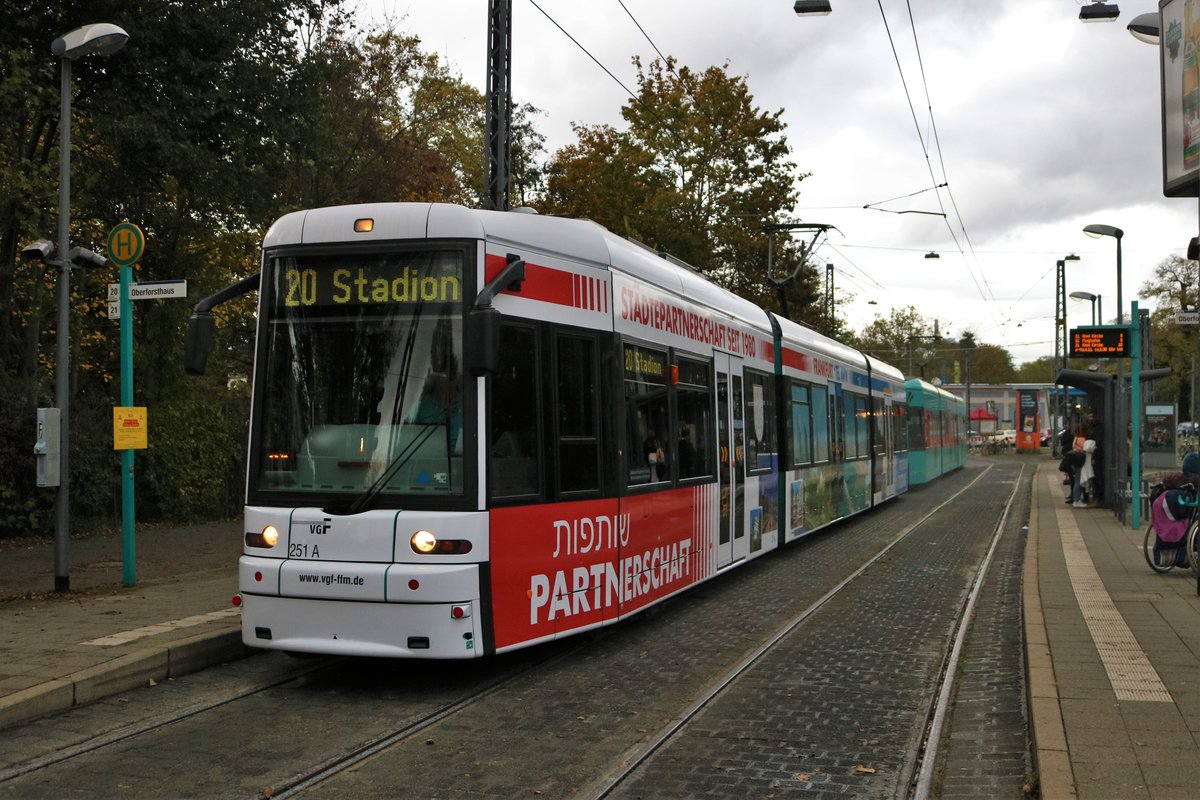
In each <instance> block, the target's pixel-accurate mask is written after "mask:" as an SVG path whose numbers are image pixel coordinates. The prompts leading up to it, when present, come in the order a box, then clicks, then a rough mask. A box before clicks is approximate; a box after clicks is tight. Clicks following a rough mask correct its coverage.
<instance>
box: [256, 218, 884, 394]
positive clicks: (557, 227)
mask: <svg viewBox="0 0 1200 800" xmlns="http://www.w3.org/2000/svg"><path fill="white" fill-rule="evenodd" d="M365 217H369V218H371V219H373V220H374V225H373V228H372V230H371V231H369V232H364V233H356V232H355V231H354V222H355V220H358V219H362V218H365ZM404 239H481V240H485V241H488V242H491V243H494V244H499V245H512V246H513V247H514V248H516V247H520V248H522V249H524V250H526V251H533V252H539V253H544V254H546V255H550V256H555V257H557V258H562V259H566V260H569V261H573V262H575V263H580V264H584V265H586V266H590V267H594V268H598V269H605V270H617V271H619V272H622V273H624V274H626V275H628V276H630V277H632V278H635V279H637V280H641V281H645V282H646V283H648V284H650V285H652V286H655V287H657V288H659V289H662V290H664V291H667V292H671V293H673V294H675V295H677V296H679V297H682V298H685V299H687V300H689V301H691V302H694V303H696V304H698V305H702V306H705V307H708V308H712V309H716V310H719V311H721V312H723V313H725V314H728V315H730V316H732V317H735V318H737V319H740V320H742V321H743V322H745V323H747V324H749V325H752V326H754V327H756V328H759V329H762V330H770V327H771V323H770V316H769V315H768V313H767V312H766V311H764V310H763V309H761V308H759V307H758V306H756V305H755V304H754V303H752V302H750V301H749V300H746V299H745V298H743V297H739V296H738V295H736V294H734V293H733V292H730V291H729V290H727V289H724V288H722V287H720V286H718V285H716V284H715V283H712V282H711V281H709V280H708V279H707V278H705V277H704V276H702V275H701V274H700V273H699V272H697V271H696V270H694V269H692V268H690V267H688V266H687V265H685V264H682V262H677V261H675V260H672V259H669V258H667V257H665V256H663V255H660V254H658V253H656V252H654V251H653V250H651V249H649V248H648V247H645V246H644V245H641V244H639V243H637V242H635V241H632V240H630V239H625V238H623V237H621V236H618V235H617V234H615V233H613V232H612V231H609V230H608V229H607V228H605V227H603V226H602V225H600V224H598V223H596V222H592V221H591V220H583V219H570V218H567V217H552V216H543V215H541V214H537V213H534V212H525V213H522V212H520V211H486V210H482V209H472V208H465V207H463V206H458V205H452V204H448V203H364V204H359V205H346V206H331V207H328V208H317V209H308V210H305V211H296V212H293V213H291V214H287V215H285V216H283V217H281V218H280V219H279V220H278V221H276V222H275V224H274V225H272V226H271V228H270V230H269V231H267V235H266V237H265V239H264V241H263V247H264V248H269V247H275V246H280V245H284V244H321V243H335V242H337V243H344V242H347V241H355V242H369V241H378V242H385V241H397V240H404ZM776 319H777V320H778V321H779V325H780V328H781V329H782V332H783V337H784V340H785V341H787V342H788V343H791V344H793V345H798V346H801V347H804V348H806V349H809V350H812V351H814V352H818V353H821V354H823V355H826V356H828V357H830V358H833V359H836V360H838V361H840V362H843V363H846V364H850V365H851V366H853V367H857V368H860V369H864V370H865V369H866V368H867V365H868V363H869V364H870V368H871V370H872V372H873V373H878V374H879V375H880V377H884V378H888V379H892V380H895V381H896V382H897V383H899V382H901V381H902V380H903V374H902V373H901V372H900V371H899V370H897V369H895V368H894V367H892V366H890V365H888V364H885V363H884V362H882V361H879V360H877V359H873V358H869V357H868V356H866V355H864V354H863V353H861V352H859V351H858V350H855V349H854V348H852V347H850V346H848V345H844V344H842V343H841V342H838V341H836V340H834V339H830V338H828V337H826V336H823V335H821V334H820V333H817V332H816V331H814V330H812V329H810V328H806V327H804V326H803V325H799V324H797V323H795V322H792V321H791V320H789V319H785V318H782V317H778V316H776Z"/></svg>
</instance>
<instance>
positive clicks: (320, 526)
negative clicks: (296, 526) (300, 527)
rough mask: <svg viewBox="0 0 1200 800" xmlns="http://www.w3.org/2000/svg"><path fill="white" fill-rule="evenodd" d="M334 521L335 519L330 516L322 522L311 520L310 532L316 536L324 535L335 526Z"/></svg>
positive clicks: (309, 524)
mask: <svg viewBox="0 0 1200 800" xmlns="http://www.w3.org/2000/svg"><path fill="white" fill-rule="evenodd" d="M332 522H333V520H332V519H330V518H329V517H326V518H325V519H324V520H323V521H321V522H310V523H308V532H309V533H311V534H312V535H314V536H324V535H325V534H327V533H329V530H330V528H332V527H333V525H332V524H331V523H332Z"/></svg>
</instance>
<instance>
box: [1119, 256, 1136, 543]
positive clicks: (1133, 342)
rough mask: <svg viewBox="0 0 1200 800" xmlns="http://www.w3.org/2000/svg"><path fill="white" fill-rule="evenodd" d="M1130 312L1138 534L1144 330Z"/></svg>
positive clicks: (1133, 490) (1132, 467) (1133, 475)
mask: <svg viewBox="0 0 1200 800" xmlns="http://www.w3.org/2000/svg"><path fill="white" fill-rule="evenodd" d="M1120 243H1121V240H1120V239H1118V240H1117V244H1118V246H1119V245H1120ZM1129 308H1130V311H1129V319H1130V325H1129V348H1130V352H1131V354H1132V356H1133V358H1132V359H1131V361H1132V364H1131V366H1130V369H1131V370H1132V374H1130V376H1129V380H1130V384H1129V386H1130V389H1129V394H1130V398H1129V406H1130V416H1131V417H1132V418H1133V433H1132V435H1131V436H1130V443H1129V444H1130V449H1131V450H1132V459H1131V461H1130V469H1129V482H1130V489H1131V494H1132V496H1133V499H1132V505H1133V509H1132V514H1133V529H1134V530H1135V531H1136V530H1137V529H1138V525H1139V524H1140V523H1141V514H1142V331H1141V328H1142V326H1141V324H1140V323H1141V318H1140V317H1139V316H1138V304H1137V300H1134V301H1133V302H1132V303H1131V304H1130V306H1129Z"/></svg>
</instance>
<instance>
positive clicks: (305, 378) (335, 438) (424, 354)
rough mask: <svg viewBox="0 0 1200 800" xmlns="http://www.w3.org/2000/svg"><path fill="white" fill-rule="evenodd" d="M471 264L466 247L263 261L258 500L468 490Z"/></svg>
mask: <svg viewBox="0 0 1200 800" xmlns="http://www.w3.org/2000/svg"><path fill="white" fill-rule="evenodd" d="M463 263H464V255H463V252H462V251H458V250H438V251H432V250H422V251H411V250H409V251H394V252H387V253H366V254H364V253H361V252H351V253H337V254H320V255H304V254H301V255H280V256H269V257H268V259H267V261H266V269H265V270H264V273H263V276H264V277H263V287H262V288H263V296H262V303H261V306H260V309H261V312H262V314H263V315H264V318H263V319H262V320H260V323H259V329H260V330H259V339H260V341H259V348H258V363H257V366H256V379H255V387H254V393H255V413H254V415H253V419H252V425H251V443H250V472H249V474H250V483H249V496H250V499H251V502H252V503H253V502H262V503H272V502H287V503H292V502H295V503H300V502H303V503H304V504H307V505H322V506H329V505H333V506H340V505H346V504H350V505H352V506H354V507H355V509H354V510H360V507H361V506H363V505H368V504H369V505H371V506H379V507H392V508H394V507H400V506H402V505H407V504H410V503H411V502H412V501H413V500H414V499H416V498H425V499H428V498H433V497H443V498H446V497H461V496H462V495H463V492H464V486H465V484H466V482H465V472H464V469H465V465H464V459H463V450H464V447H463V442H464V440H465V438H466V437H465V436H464V430H463V424H464V422H463V419H464V414H463V401H464V396H463V391H464V389H463V387H464V381H463V352H462V348H463V335H462V320H463V307H464V299H463Z"/></svg>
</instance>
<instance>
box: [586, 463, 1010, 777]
mask: <svg viewBox="0 0 1200 800" xmlns="http://www.w3.org/2000/svg"><path fill="white" fill-rule="evenodd" d="M988 472H990V468H989V469H988V470H985V471H984V472H982V473H980V474H979V475H978V476H977V477H976V478H975V480H973V481H972V482H971V483H970V484H968V485H967V486H965V487H963V488H962V489H961V490H959V491H958V492H957V493H955V494H954V495H952V496H951V497H950V498H948V499H946V500H945V501H943V502H941V503H939V504H938V505H937V506H935V507H934V508H933V509H932V510H930V511H929V512H928V513H927V514H925V515H924V516H923V517H921V518H920V519H918V520H917V521H915V522H913V523H911V524H910V525H908V526H907V527H905V528H904V529H903V530H902V531H901V532H900V533H899V534H898V535H897V536H896V537H895V538H894V539H893V540H892V541H891V542H890V543H889V544H887V546H885V547H884V548H883V549H881V550H880V551H879V552H878V553H876V554H875V555H874V556H872V557H871V558H870V559H869V560H867V561H866V562H864V563H863V564H862V565H861V566H859V567H858V568H857V569H856V570H854V572H852V573H851V574H850V575H848V576H847V577H845V578H844V579H842V580H841V581H840V582H839V583H838V584H837V585H835V586H834V587H833V588H831V589H830V590H829V591H828V592H826V593H825V594H824V595H823V596H822V597H821V598H819V599H818V600H817V601H816V602H814V603H812V604H811V605H809V606H808V607H807V608H805V609H804V610H803V611H802V612H800V613H799V614H798V615H796V616H795V617H794V618H793V619H792V620H790V621H789V622H787V623H786V624H785V625H783V626H782V627H781V628H780V629H779V630H778V631H777V632H776V633H775V634H774V635H772V636H771V637H770V638H769V639H768V640H767V641H765V642H763V644H762V645H761V646H759V647H758V648H757V649H755V650H754V652H752V653H750V654H749V655H747V656H746V657H745V658H743V659H742V660H741V661H739V662H738V663H737V664H735V665H734V666H733V667H732V668H731V669H730V670H729V671H728V672H727V673H726V674H725V675H723V676H721V678H720V679H718V680H717V681H715V682H714V683H713V684H712V685H711V686H709V687H708V688H707V689H706V690H705V692H704V693H703V694H702V695H701V696H700V697H698V698H697V699H696V700H695V701H694V702H693V703H691V704H690V705H689V706H688V707H687V708H685V709H684V710H683V712H682V713H681V714H680V715H679V716H678V717H677V718H676V719H674V720H672V721H671V722H670V723H669V724H668V725H667V726H665V727H664V728H662V729H660V730H659V731H657V732H656V733H655V734H654V735H653V736H651V737H649V738H648V739H647V740H646V741H644V742H641V743H639V744H638V745H637V746H636V747H634V748H632V749H631V750H630V751H629V752H628V753H626V754H625V756H624V757H623V758H622V759H621V761H620V762H619V764H618V767H617V769H616V771H615V772H613V773H611V774H609V775H607V776H605V778H604V780H603V781H601V782H600V783H599V784H597V785H595V786H592V787H589V788H587V789H586V790H584V791H583V792H581V793H580V794H579V795H577V797H578V798H580V800H583V799H584V798H586V799H587V800H603V799H604V798H608V797H610V796H612V794H613V792H614V791H615V790H616V789H617V788H618V787H620V786H621V785H622V784H623V783H625V782H626V781H627V780H628V778H629V777H630V776H631V775H633V773H634V772H635V771H636V770H637V769H638V768H639V767H641V766H642V765H643V764H644V763H645V762H646V761H648V760H649V759H650V758H652V757H653V756H654V754H655V753H657V752H658V751H659V750H660V749H661V748H662V747H663V746H664V745H666V744H668V743H669V742H670V741H672V740H673V739H675V738H677V737H678V736H679V734H680V732H681V731H682V730H684V728H685V727H686V726H687V725H688V724H689V723H690V722H691V721H692V720H693V719H694V718H695V717H696V716H697V715H698V714H700V713H702V712H703V711H704V709H705V708H706V707H707V706H708V705H709V704H710V703H712V702H713V701H714V700H716V699H717V698H718V697H720V696H721V695H722V694H723V693H725V692H726V691H727V690H728V689H729V688H730V687H731V686H733V684H734V683H735V682H736V681H738V680H739V679H740V678H741V677H742V676H743V675H745V674H746V673H747V672H749V671H751V670H753V669H754V668H755V667H757V666H758V665H760V664H761V663H762V661H763V658H764V656H765V655H766V654H767V653H769V652H771V651H772V650H773V649H774V648H775V647H776V646H777V645H778V644H779V643H780V642H782V641H783V640H785V639H786V638H787V637H789V636H792V635H793V634H794V633H795V632H796V631H797V629H799V628H800V627H801V626H802V625H803V624H804V623H805V622H807V621H808V620H809V619H810V618H811V617H812V616H813V615H814V614H816V613H817V612H818V611H820V610H821V609H822V608H824V607H825V606H826V605H827V604H828V603H829V602H830V601H831V600H832V599H833V598H834V597H837V596H838V595H839V594H841V593H842V592H843V591H845V590H846V588H847V587H848V586H850V585H851V584H853V583H854V582H855V581H857V580H859V579H860V578H861V577H862V575H863V574H864V573H866V572H867V571H868V570H869V569H870V568H871V567H872V566H874V565H875V563H876V562H878V561H880V560H881V559H883V558H884V557H885V556H886V555H887V554H888V553H889V552H890V551H891V550H892V549H893V548H894V547H896V546H897V545H898V544H900V542H902V541H903V540H904V539H906V538H907V537H908V536H909V535H910V534H911V533H912V532H913V531H915V530H917V529H919V528H920V527H921V526H922V525H924V524H926V523H927V522H928V521H929V520H930V519H931V518H933V517H934V516H935V515H936V514H937V513H938V512H939V511H941V510H942V509H943V508H945V507H946V506H948V505H950V504H951V503H953V502H955V501H956V500H957V499H959V498H960V497H961V496H962V495H963V494H965V493H966V492H968V491H969V490H970V489H971V488H972V487H973V486H975V484H976V483H978V482H979V481H981V480H983V479H984V477H986V476H987V474H988ZM1019 486H1020V481H1019V480H1018V481H1016V482H1014V487H1013V492H1012V493H1011V494H1010V496H1009V499H1008V503H1007V504H1006V506H1005V513H1004V515H1003V516H1002V517H1001V519H1000V521H999V522H998V523H997V525H996V528H995V531H994V534H993V538H992V542H991V545H990V547H989V550H988V554H987V556H986V558H985V560H984V562H983V563H982V564H981V565H980V568H979V570H978V571H977V573H976V577H975V580H974V581H973V584H972V589H971V592H970V595H969V598H968V601H967V603H966V604H965V605H964V610H963V614H962V615H961V616H960V617H959V618H958V619H957V620H956V622H955V628H956V632H955V635H954V637H953V641H952V643H951V647H950V651H949V652H948V653H947V657H946V659H945V662H944V665H943V668H942V671H941V675H942V680H941V690H940V691H939V692H938V700H937V702H936V703H933V704H932V706H933V708H932V709H931V713H930V714H929V715H928V717H929V724H928V725H927V726H926V731H927V733H926V739H927V745H926V747H925V748H924V749H923V752H922V756H927V758H925V757H922V758H919V759H918V762H917V764H916V765H915V766H919V767H920V780H919V781H918V782H917V783H916V784H914V793H913V797H914V798H915V800H925V799H926V798H927V797H928V796H929V792H928V790H929V786H930V780H929V778H930V776H931V775H932V767H933V762H934V760H935V758H936V742H937V740H938V738H940V735H941V729H942V724H943V722H944V720H945V714H944V712H945V708H946V706H947V705H948V701H949V696H950V693H951V691H952V689H953V676H954V667H955V665H956V664H957V657H958V653H959V652H960V651H961V648H962V641H963V639H964V638H965V636H966V632H967V630H968V628H969V623H970V612H971V610H972V609H973V607H974V603H975V598H976V597H977V595H978V591H979V588H980V586H981V585H982V579H983V576H984V575H986V572H987V567H988V565H989V564H990V562H991V557H992V554H993V553H994V551H995V548H996V544H997V542H998V541H999V537H1000V535H1001V534H1002V533H1003V530H1004V524H1005V522H1006V520H1007V518H1008V511H1009V509H1010V508H1011V505H1012V501H1013V499H1014V498H1015V497H1016V493H1017V490H1018V488H1019ZM926 763H927V764H928V767H929V768H928V769H925V768H924V765H925V764H926ZM914 771H916V769H914Z"/></svg>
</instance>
